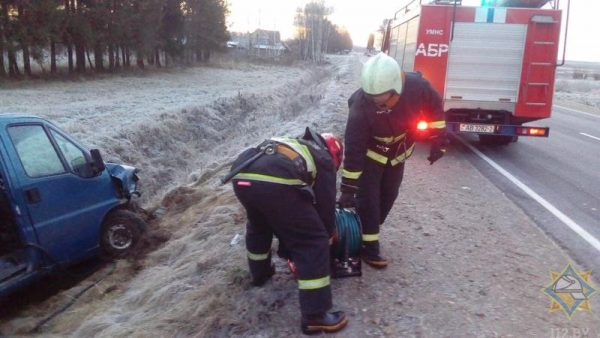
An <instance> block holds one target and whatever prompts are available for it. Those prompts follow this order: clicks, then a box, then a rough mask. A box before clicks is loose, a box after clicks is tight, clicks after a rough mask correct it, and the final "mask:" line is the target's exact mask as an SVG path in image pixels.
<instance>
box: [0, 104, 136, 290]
mask: <svg viewBox="0 0 600 338" xmlns="http://www.w3.org/2000/svg"><path fill="white" fill-rule="evenodd" d="M137 172H138V170H137V169H136V168H133V167H130V166H126V165H119V164H113V163H104V161H103V160H102V156H101V155H100V152H99V151H98V150H97V149H92V150H87V149H86V148H85V147H83V146H82V145H81V144H79V143H78V142H77V141H75V140H74V139H73V138H71V137H70V136H69V135H68V134H67V133H65V132H64V131H62V130H61V129H59V128H58V127H57V126H56V125H54V124H53V123H51V122H49V121H47V120H45V119H42V118H39V117H35V116H27V115H18V114H0V298H1V297H3V296H5V295H8V294H9V293H12V292H13V291H15V290H17V289H19V288H22V287H25V286H27V285H29V284H30V283H31V282H33V281H34V280H36V279H38V278H40V277H42V276H44V275H46V274H49V273H51V272H53V271H55V270H57V269H58V268H63V267H66V266H69V265H72V264H74V263H76V262H79V261H82V260H84V259H86V258H89V257H91V256H94V255H101V256H103V257H105V258H108V259H114V258H120V257H124V256H126V255H128V254H130V253H131V252H132V251H133V250H134V249H135V248H136V246H137V245H138V244H139V242H140V239H141V236H142V234H143V233H144V231H145V230H146V223H145V222H144V220H143V219H142V218H141V217H140V216H139V215H138V214H136V213H135V212H134V211H132V210H133V208H132V207H131V205H132V202H131V201H132V197H133V196H135V195H139V193H138V192H137V183H138V176H137Z"/></svg>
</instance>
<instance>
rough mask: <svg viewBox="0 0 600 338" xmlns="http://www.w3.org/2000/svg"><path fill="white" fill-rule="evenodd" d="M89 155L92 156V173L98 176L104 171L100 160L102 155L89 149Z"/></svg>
mask: <svg viewBox="0 0 600 338" xmlns="http://www.w3.org/2000/svg"><path fill="white" fill-rule="evenodd" d="M90 155H91V156H92V170H93V172H94V173H96V174H99V173H101V172H103V171H104V169H105V168H106V166H105V165H104V160H102V155H100V150H98V149H91V150H90Z"/></svg>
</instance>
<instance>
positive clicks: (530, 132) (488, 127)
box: [446, 122, 550, 137]
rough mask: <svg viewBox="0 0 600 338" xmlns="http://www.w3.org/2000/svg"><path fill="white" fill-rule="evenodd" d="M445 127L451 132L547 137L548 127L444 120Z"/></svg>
mask: <svg viewBox="0 0 600 338" xmlns="http://www.w3.org/2000/svg"><path fill="white" fill-rule="evenodd" d="M446 128H447V129H448V131H449V132H452V133H467V134H479V135H496V136H534V137H548V135H549V134H550V128H548V127H534V126H522V125H508V124H483V123H481V124H479V123H467V122H446Z"/></svg>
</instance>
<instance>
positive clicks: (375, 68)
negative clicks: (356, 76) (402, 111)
mask: <svg viewBox="0 0 600 338" xmlns="http://www.w3.org/2000/svg"><path fill="white" fill-rule="evenodd" d="M361 87H362V89H363V91H365V93H367V94H369V95H379V94H383V93H385V92H389V91H390V90H394V91H395V92H396V93H397V94H400V93H402V75H401V72H400V66H399V65H398V62H396V60H394V58H392V57H390V56H388V55H386V54H385V53H379V54H377V55H375V56H374V57H372V58H370V59H369V60H367V62H365V64H364V65H363V68H362V75H361Z"/></svg>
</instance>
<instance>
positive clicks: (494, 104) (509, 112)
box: [382, 0, 568, 144]
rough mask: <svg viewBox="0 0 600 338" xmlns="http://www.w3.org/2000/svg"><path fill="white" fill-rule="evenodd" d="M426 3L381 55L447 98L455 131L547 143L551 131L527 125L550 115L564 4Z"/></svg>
mask: <svg viewBox="0 0 600 338" xmlns="http://www.w3.org/2000/svg"><path fill="white" fill-rule="evenodd" d="M424 2H425V1H422V0H413V1H411V2H410V3H408V4H407V5H406V6H404V7H403V8H402V9H400V10H399V11H398V12H396V13H395V15H394V17H393V19H391V20H389V21H388V26H387V30H386V32H385V35H384V39H383V45H382V50H383V51H384V52H386V53H388V54H389V55H390V56H392V57H394V58H395V59H396V60H397V61H398V63H399V64H400V66H401V68H402V70H403V71H419V72H421V73H422V74H423V76H424V77H425V78H426V79H428V80H429V81H430V82H431V84H432V85H433V87H434V88H435V89H436V90H437V91H438V92H439V93H440V95H441V96H442V98H443V100H444V110H445V112H446V119H447V126H448V129H449V130H450V131H452V132H455V133H474V134H478V135H479V139H480V141H482V142H484V143H494V144H507V143H510V142H512V141H516V140H517V138H518V136H541V137H547V136H548V133H549V128H545V127H532V126H524V125H523V124H524V123H527V122H531V121H535V120H539V119H543V118H548V117H550V114H551V110H552V96H553V93H554V75H555V67H556V66H558V65H559V64H557V55H558V44H559V37H560V28H561V10H559V3H558V0H556V1H544V0H521V1H519V0H495V1H494V0H492V1H489V0H488V1H483V2H482V6H481V7H470V6H463V5H462V4H461V1H460V0H445V1H440V0H438V1H431V2H430V3H428V4H425V3H424ZM567 22H568V17H567ZM565 36H566V34H565ZM563 53H564V52H563ZM562 63H564V54H563V61H562Z"/></svg>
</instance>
